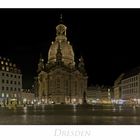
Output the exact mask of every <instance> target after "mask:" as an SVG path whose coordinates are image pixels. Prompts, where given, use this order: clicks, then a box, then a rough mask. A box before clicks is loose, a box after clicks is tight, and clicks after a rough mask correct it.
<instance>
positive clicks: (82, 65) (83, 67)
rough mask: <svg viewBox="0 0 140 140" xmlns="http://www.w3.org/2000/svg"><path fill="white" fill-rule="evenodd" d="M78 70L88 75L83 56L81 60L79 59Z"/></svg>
mask: <svg viewBox="0 0 140 140" xmlns="http://www.w3.org/2000/svg"><path fill="white" fill-rule="evenodd" d="M78 69H79V71H80V72H81V73H83V74H85V73H86V70H85V64H84V59H83V57H82V56H81V57H80V59H79V64H78Z"/></svg>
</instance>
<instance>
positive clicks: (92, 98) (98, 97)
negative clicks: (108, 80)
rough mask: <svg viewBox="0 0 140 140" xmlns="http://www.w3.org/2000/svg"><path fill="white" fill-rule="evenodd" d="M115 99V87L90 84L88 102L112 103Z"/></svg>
mask: <svg viewBox="0 0 140 140" xmlns="http://www.w3.org/2000/svg"><path fill="white" fill-rule="evenodd" d="M112 99H113V89H112V87H110V86H104V85H102V86H99V85H96V86H90V87H88V89H87V103H89V104H94V103H107V104H108V103H111V101H112Z"/></svg>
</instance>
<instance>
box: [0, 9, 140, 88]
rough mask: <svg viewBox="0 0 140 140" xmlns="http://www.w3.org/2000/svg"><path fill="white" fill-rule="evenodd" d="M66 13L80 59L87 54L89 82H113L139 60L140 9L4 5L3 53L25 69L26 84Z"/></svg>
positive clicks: (0, 38) (0, 27)
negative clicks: (60, 19)
mask: <svg viewBox="0 0 140 140" xmlns="http://www.w3.org/2000/svg"><path fill="white" fill-rule="evenodd" d="M61 13H62V14H63V21H64V24H65V25H66V26H67V28H68V30H67V37H68V40H69V41H70V42H71V44H72V46H73V49H74V51H75V58H76V60H77V59H78V58H79V57H80V55H83V57H84V60H85V65H86V70H87V73H88V76H89V84H91V83H92V84H100V85H101V84H105V85H113V81H114V80H115V79H116V78H117V77H118V76H119V75H120V74H121V73H122V72H125V71H127V70H129V69H132V68H134V67H136V66H139V65H140V57H139V55H140V51H139V46H140V20H139V17H140V10H139V9H0V55H1V56H5V57H8V58H10V59H11V60H12V61H13V62H15V63H16V64H17V65H18V66H19V67H20V68H21V71H22V73H23V87H24V88H30V87H31V85H32V82H33V77H34V76H36V70H37V63H38V59H39V54H40V52H42V54H43V57H44V58H45V60H47V57H48V49H49V47H50V44H51V41H54V39H55V27H56V25H58V23H59V15H60V14H61Z"/></svg>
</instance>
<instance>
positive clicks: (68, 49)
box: [35, 23, 88, 104]
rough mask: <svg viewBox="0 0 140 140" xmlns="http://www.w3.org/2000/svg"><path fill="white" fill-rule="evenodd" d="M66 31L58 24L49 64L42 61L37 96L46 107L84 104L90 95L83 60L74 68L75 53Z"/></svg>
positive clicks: (37, 80) (40, 62)
mask: <svg viewBox="0 0 140 140" xmlns="http://www.w3.org/2000/svg"><path fill="white" fill-rule="evenodd" d="M66 29H67V27H66V26H65V25H64V24H61V23H60V24H59V25H58V26H57V27H56V37H55V41H53V42H52V44H51V46H50V49H49V52H48V61H47V62H46V63H45V62H44V59H43V58H42V57H40V60H39V63H38V71H37V72H38V76H37V78H36V84H35V85H36V87H37V88H36V94H37V97H38V98H39V99H40V100H42V99H43V100H44V99H45V102H47V103H65V104H69V103H79V104H82V103H83V100H84V99H83V98H84V94H85V93H86V92H87V79H88V77H87V74H86V71H85V68H84V60H83V57H81V58H80V59H79V63H78V65H76V64H75V60H74V51H73V48H72V46H71V45H70V42H69V41H68V40H67V37H66Z"/></svg>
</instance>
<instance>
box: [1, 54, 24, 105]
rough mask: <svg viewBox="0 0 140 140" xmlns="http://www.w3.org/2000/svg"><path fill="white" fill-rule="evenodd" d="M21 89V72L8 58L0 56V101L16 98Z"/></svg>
mask: <svg viewBox="0 0 140 140" xmlns="http://www.w3.org/2000/svg"><path fill="white" fill-rule="evenodd" d="M21 89H22V74H21V70H20V69H19V68H17V66H16V64H13V63H12V62H10V59H7V58H2V57H0V102H1V103H5V102H8V100H9V99H14V98H18V97H19V96H20V92H21Z"/></svg>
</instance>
